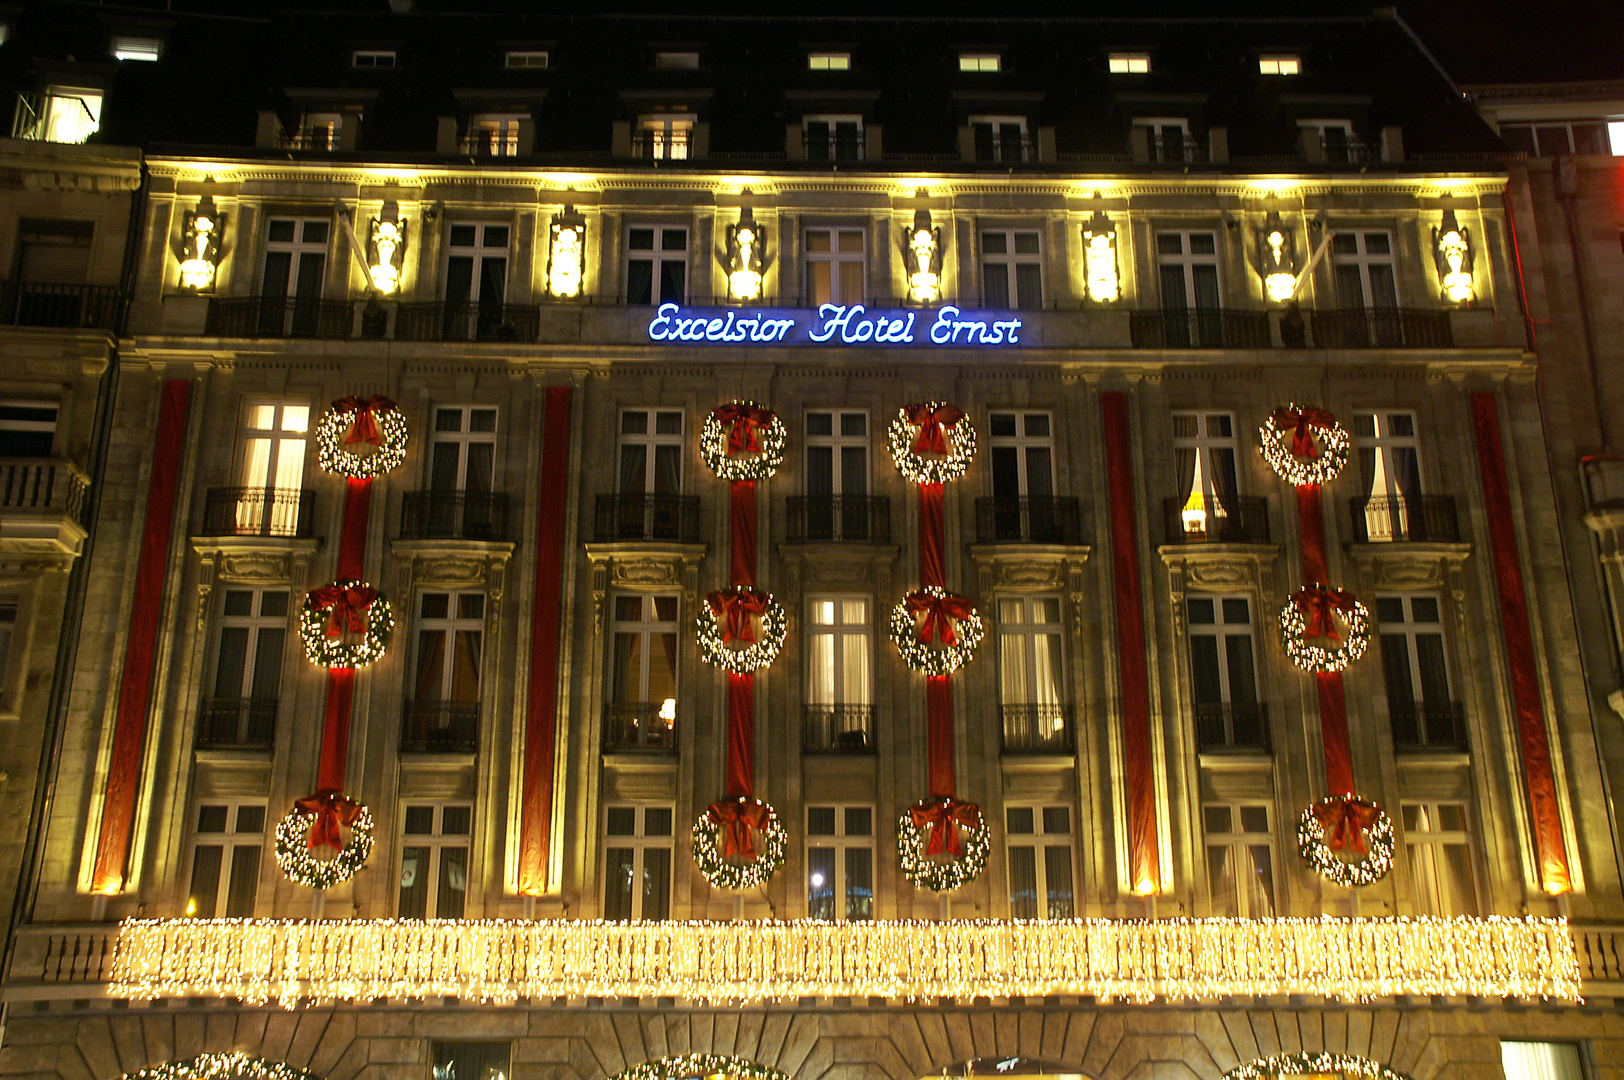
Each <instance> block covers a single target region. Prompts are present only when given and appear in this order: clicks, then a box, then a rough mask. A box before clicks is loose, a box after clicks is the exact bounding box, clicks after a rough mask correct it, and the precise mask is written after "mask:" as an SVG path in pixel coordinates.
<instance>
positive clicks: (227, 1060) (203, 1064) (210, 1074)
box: [119, 1050, 315, 1080]
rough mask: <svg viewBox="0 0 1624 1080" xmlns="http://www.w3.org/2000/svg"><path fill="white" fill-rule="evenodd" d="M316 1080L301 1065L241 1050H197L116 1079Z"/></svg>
mask: <svg viewBox="0 0 1624 1080" xmlns="http://www.w3.org/2000/svg"><path fill="white" fill-rule="evenodd" d="M239 1077H252V1078H253V1080H315V1077H314V1076H313V1075H312V1074H310V1073H308V1072H306V1071H305V1070H303V1069H297V1068H294V1067H293V1066H292V1065H288V1064H286V1063H284V1062H280V1061H267V1060H266V1059H264V1058H257V1057H250V1056H249V1055H247V1054H245V1053H243V1052H242V1051H241V1050H235V1051H233V1052H231V1053H229V1054H199V1055H198V1056H197V1057H195V1058H188V1059H187V1060H185V1061H167V1062H165V1063H164V1064H162V1065H155V1066H153V1067H152V1068H150V1069H142V1070H141V1071H140V1072H133V1073H125V1074H124V1075H123V1076H121V1077H119V1080H237V1078H239Z"/></svg>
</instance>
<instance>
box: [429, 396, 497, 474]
mask: <svg viewBox="0 0 1624 1080" xmlns="http://www.w3.org/2000/svg"><path fill="white" fill-rule="evenodd" d="M429 442H430V446H431V449H430V451H429V488H430V489H431V490H433V491H438V492H456V491H462V492H469V493H473V494H479V495H489V494H490V493H491V482H492V479H493V478H494V476H495V472H496V409H495V408H494V407H493V406H487V405H438V406H436V407H435V409H434V431H433V433H432V434H431V435H430V436H429Z"/></svg>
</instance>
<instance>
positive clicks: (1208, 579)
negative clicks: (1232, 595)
mask: <svg viewBox="0 0 1624 1080" xmlns="http://www.w3.org/2000/svg"><path fill="white" fill-rule="evenodd" d="M1256 567H1257V564H1256V563H1255V562H1253V561H1251V560H1249V559H1238V560H1236V561H1234V562H1230V561H1228V560H1224V561H1221V562H1220V561H1213V562H1206V561H1197V562H1192V563H1189V564H1188V565H1186V567H1185V571H1186V573H1187V574H1188V576H1189V579H1190V584H1191V585H1195V586H1198V587H1200V588H1206V589H1236V588H1255V587H1256V586H1257V574H1256V573H1255V570H1256Z"/></svg>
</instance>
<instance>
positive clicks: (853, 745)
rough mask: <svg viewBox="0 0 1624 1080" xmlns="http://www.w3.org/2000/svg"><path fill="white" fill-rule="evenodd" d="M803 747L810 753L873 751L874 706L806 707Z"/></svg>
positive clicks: (802, 724) (802, 735)
mask: <svg viewBox="0 0 1624 1080" xmlns="http://www.w3.org/2000/svg"><path fill="white" fill-rule="evenodd" d="M801 749H803V750H806V751H808V752H810V753H836V754H872V753H873V752H874V706H872V705H804V706H802V712H801Z"/></svg>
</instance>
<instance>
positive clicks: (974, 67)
mask: <svg viewBox="0 0 1624 1080" xmlns="http://www.w3.org/2000/svg"><path fill="white" fill-rule="evenodd" d="M1003 59H1004V58H1003V57H1002V56H1000V55H999V54H998V53H959V70H960V71H1002V70H1004V62H1003Z"/></svg>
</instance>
